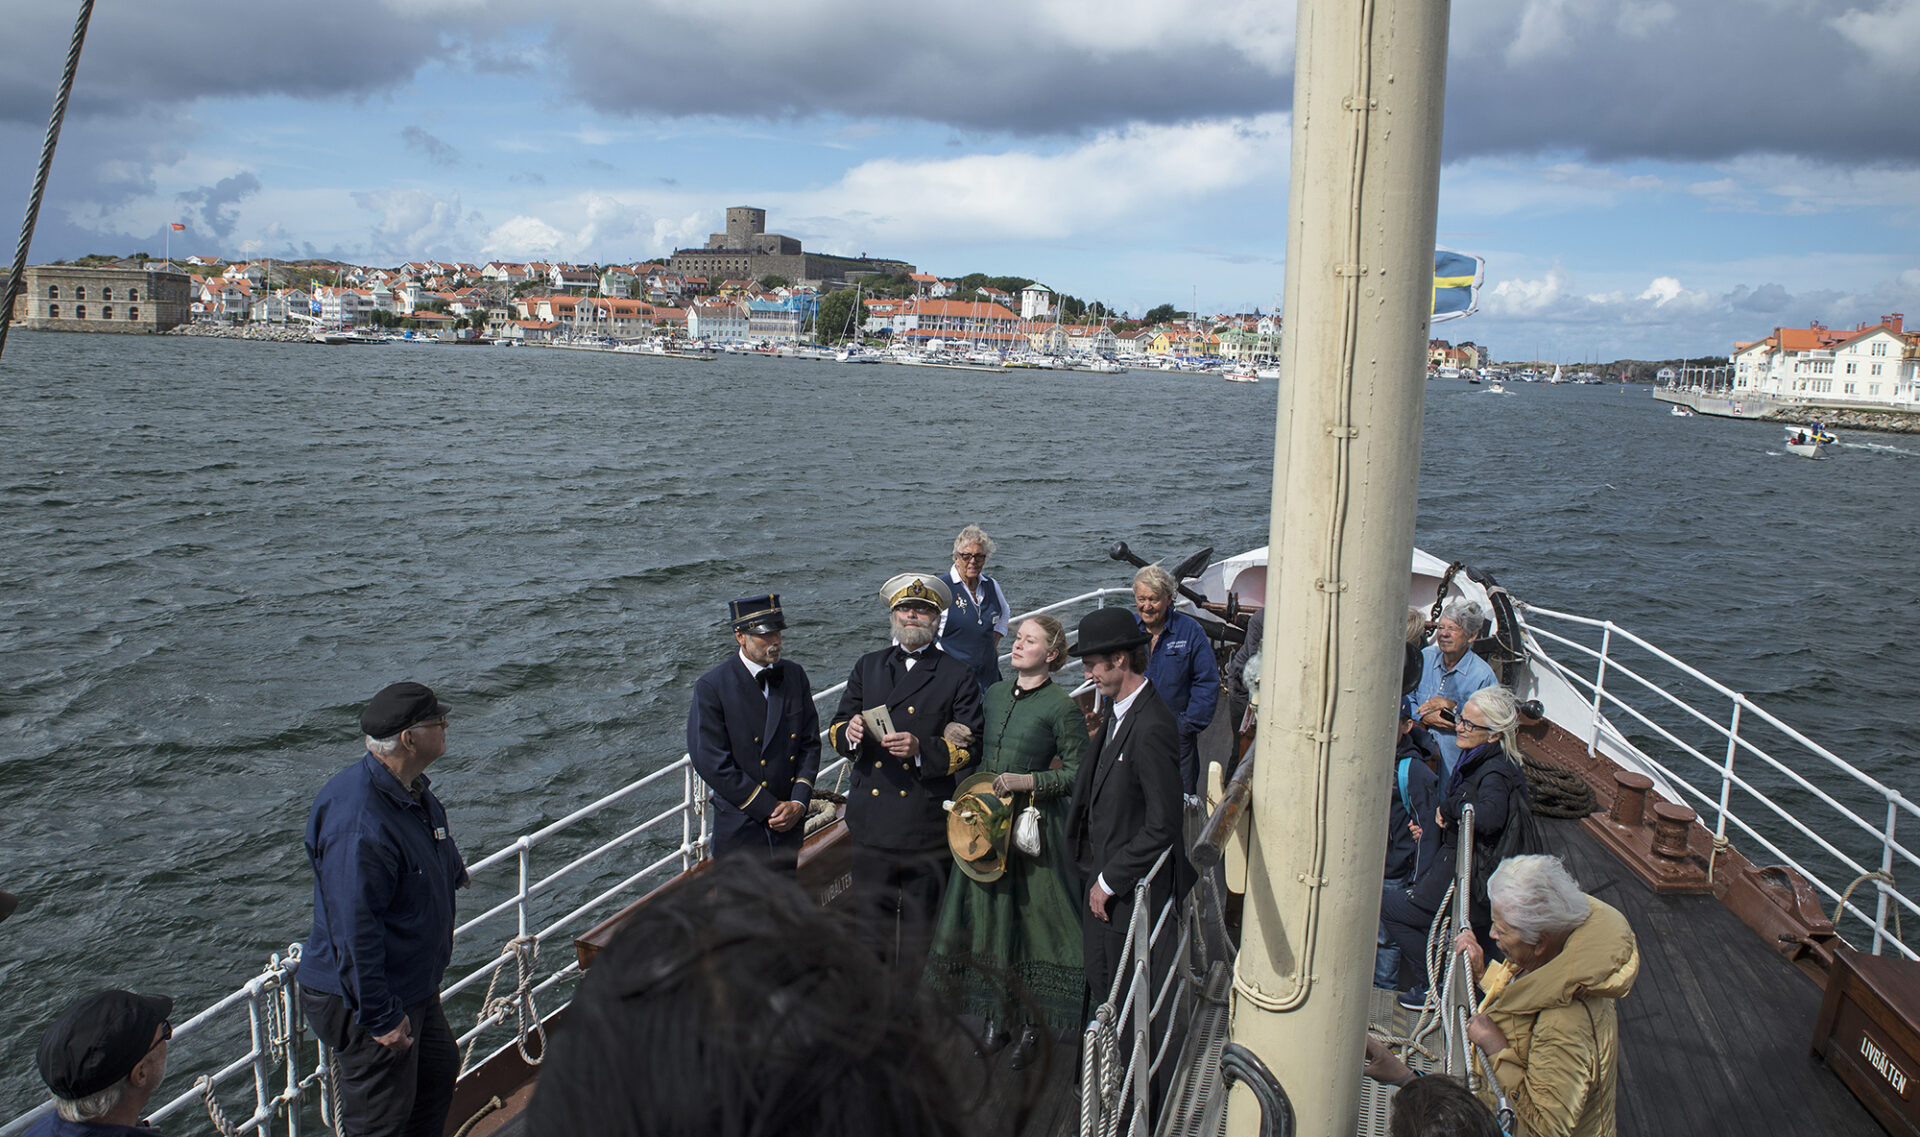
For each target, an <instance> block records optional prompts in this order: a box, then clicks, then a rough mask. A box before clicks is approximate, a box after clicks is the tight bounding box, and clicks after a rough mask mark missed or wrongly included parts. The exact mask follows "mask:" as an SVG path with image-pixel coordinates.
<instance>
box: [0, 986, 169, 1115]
mask: <svg viewBox="0 0 1920 1137" xmlns="http://www.w3.org/2000/svg"><path fill="white" fill-rule="evenodd" d="M172 1013H173V1000H172V999H169V998H167V997H166V996H164V995H136V994H134V993H133V992H132V991H96V992H94V993H93V994H91V995H88V996H87V997H86V998H84V999H81V1000H79V1001H78V1002H75V1003H73V1004H72V1005H70V1006H68V1007H67V1009H66V1010H64V1011H62V1012H60V1017H59V1018H57V1019H55V1020H53V1025H52V1026H49V1027H48V1028H47V1032H46V1033H45V1034H44V1035H42V1036H41V1037H40V1052H39V1055H38V1057H39V1061H40V1077H41V1078H42V1079H43V1080H44V1081H45V1082H46V1083H47V1089H49V1090H51V1091H53V1112H51V1113H48V1114H46V1115H45V1116H43V1117H41V1118H39V1119H38V1120H37V1121H35V1122H34V1123H33V1125H32V1126H31V1127H29V1128H28V1129H27V1131H26V1134H25V1137H158V1134H157V1133H156V1131H155V1130H153V1129H149V1128H146V1127H145V1126H144V1125H143V1124H142V1123H141V1116H142V1114H143V1113H144V1112H145V1110H146V1108H147V1102H148V1100H149V1099H151V1098H152V1097H153V1091H154V1090H156V1089H158V1088H159V1087H160V1079H162V1078H164V1077H166V1074H167V1039H169V1038H172V1037H173V1024H171V1023H169V1022H168V1021H167V1016H168V1015H170V1014H172Z"/></svg>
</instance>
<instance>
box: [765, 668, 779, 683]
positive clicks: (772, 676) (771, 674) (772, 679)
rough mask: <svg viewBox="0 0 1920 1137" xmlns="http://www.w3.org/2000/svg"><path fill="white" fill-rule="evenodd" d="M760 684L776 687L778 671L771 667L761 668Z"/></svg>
mask: <svg viewBox="0 0 1920 1137" xmlns="http://www.w3.org/2000/svg"><path fill="white" fill-rule="evenodd" d="M760 685H761V686H762V687H778V686H779V685H780V672H778V671H776V670H774V669H773V668H771V667H767V668H763V669H762V670H761V672H760Z"/></svg>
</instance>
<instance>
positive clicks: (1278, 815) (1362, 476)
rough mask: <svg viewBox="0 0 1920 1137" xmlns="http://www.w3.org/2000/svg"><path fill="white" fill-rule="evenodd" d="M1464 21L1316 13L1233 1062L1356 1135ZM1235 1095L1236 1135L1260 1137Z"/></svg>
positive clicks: (1293, 225)
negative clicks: (1436, 249) (1454, 50)
mask: <svg viewBox="0 0 1920 1137" xmlns="http://www.w3.org/2000/svg"><path fill="white" fill-rule="evenodd" d="M1448 11H1449V4H1448V0H1300V10H1299V19H1298V22H1297V28H1298V32H1297V35H1298V46H1297V48H1296V56H1295V65H1294V98H1293V151H1292V164H1291V183H1290V188H1289V199H1288V217H1287V267H1286V306H1285V324H1284V326H1285V327H1286V330H1287V331H1286V336H1285V339H1284V340H1283V348H1282V361H1283V367H1284V374H1285V376H1286V381H1285V382H1284V383H1282V384H1281V387H1280V406H1279V411H1278V414H1277V417H1276V422H1275V429H1274V490H1273V515H1272V531H1271V536H1270V544H1269V548H1270V554H1269V568H1268V573H1267V596H1266V605H1267V612H1268V616H1267V626H1266V637H1265V651H1264V652H1263V664H1262V669H1261V674H1260V684H1261V686H1260V695H1261V697H1260V730H1259V736H1258V737H1259V751H1258V759H1257V762H1258V764H1257V765H1256V766H1255V771H1256V773H1255V776H1254V783H1253V799H1252V808H1251V810H1250V820H1251V825H1250V833H1249V842H1248V872H1247V877H1248V882H1249V883H1248V890H1249V895H1248V897H1247V904H1246V916H1245V924H1244V928H1243V932H1242V938H1241V945H1240V952H1239V958H1238V960H1237V962H1236V964H1235V973H1234V994H1233V1028H1232V1034H1233V1040H1234V1041H1235V1042H1238V1043H1241V1044H1243V1045H1245V1046H1247V1047H1248V1048H1250V1049H1251V1050H1252V1051H1253V1052H1254V1053H1255V1054H1257V1055H1259V1056H1260V1057H1261V1058H1262V1059H1263V1060H1265V1062H1266V1063H1267V1064H1268V1066H1269V1067H1270V1068H1271V1069H1272V1070H1273V1072H1274V1074H1275V1075H1276V1076H1277V1077H1278V1078H1279V1079H1280V1083H1281V1085H1282V1086H1283V1087H1285V1088H1286V1089H1287V1090H1288V1091H1289V1093H1290V1095H1291V1097H1292V1099H1293V1105H1294V1109H1295V1111H1296V1113H1297V1117H1298V1122H1299V1129H1298V1131H1299V1132H1300V1133H1301V1134H1303V1135H1307V1137H1334V1135H1336V1134H1338V1135H1342V1137H1344V1135H1346V1134H1351V1133H1352V1132H1354V1126H1355V1122H1356V1118H1357V1114H1358V1105H1359V1083H1360V1077H1361V1074H1360V1067H1361V1051H1362V1049H1363V1047H1362V1037H1363V1034H1364V1031H1365V1026H1366V1019H1367V1002H1368V991H1369V985H1370V984H1369V980H1370V976H1371V967H1372V960H1373V951H1374V933H1375V931H1376V929H1377V928H1378V927H1379V919H1380V904H1379V898H1380V879H1381V871H1382V860H1383V850H1384V848H1385V829H1386V805H1387V802H1386V797H1387V790H1388V784H1387V783H1388V773H1389V771H1390V769H1391V765H1390V761H1389V759H1390V756H1391V755H1392V753H1393V745H1394V719H1395V711H1394V702H1395V699H1396V697H1397V695H1398V694H1399V690H1400V682H1399V680H1400V670H1401V661H1402V648H1401V644H1402V632H1403V627H1404V618H1405V615H1406V605H1407V570H1408V564H1409V563H1410V561H1411V557H1412V551H1413V522H1414V508H1415V496H1416V492H1417V487H1418V481H1419V464H1420V425H1421V415H1422V411H1423V405H1424V399H1425V384H1424V382H1423V379H1424V376H1425V373H1426V361H1425V357H1426V342H1427V331H1428V319H1429V316H1430V315H1431V314H1432V307H1433V246H1434V227H1435V215H1436V212H1437V205H1436V197H1437V193H1438V183H1439V166H1440V124H1441V109H1442V102H1443V98H1444V89H1445V79H1446V47H1447V18H1448ZM1256 1116H1257V1109H1256V1108H1255V1107H1254V1103H1253V1101H1252V1098H1251V1095H1250V1094H1248V1092H1247V1091H1246V1090H1244V1089H1236V1090H1235V1091H1234V1095H1233V1098H1232V1099H1231V1103H1230V1106H1229V1132H1230V1133H1233V1134H1236V1135H1246V1134H1251V1133H1252V1132H1254V1125H1255V1118H1256Z"/></svg>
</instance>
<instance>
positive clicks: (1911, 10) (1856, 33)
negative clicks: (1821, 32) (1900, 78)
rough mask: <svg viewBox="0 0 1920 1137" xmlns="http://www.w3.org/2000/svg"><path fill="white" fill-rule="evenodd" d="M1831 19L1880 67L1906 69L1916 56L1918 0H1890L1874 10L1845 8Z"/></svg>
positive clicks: (1919, 36) (1919, 52)
mask: <svg viewBox="0 0 1920 1137" xmlns="http://www.w3.org/2000/svg"><path fill="white" fill-rule="evenodd" d="M1831 23H1832V24H1833V26H1834V29H1835V30H1836V31H1838V32H1839V33H1840V34H1841V35H1842V36H1845V37H1846V38H1847V40H1848V41H1849V42H1851V43H1852V44H1853V45H1854V46H1855V47H1858V48H1859V49H1860V50H1861V51H1863V52H1865V53H1866V55H1867V58H1868V59H1870V60H1872V61H1873V62H1874V63H1876V64H1878V65H1880V66H1881V67H1885V68H1889V69H1899V70H1901V71H1903V72H1904V71H1909V70H1911V69H1912V67H1913V61H1914V58H1915V57H1916V56H1920V0H1890V2H1889V3H1886V4H1883V5H1882V6H1881V7H1880V8H1879V9H1878V10H1875V11H1865V10H1862V9H1859V8H1849V9H1847V10H1846V11H1845V12H1842V13H1841V14H1840V15H1838V16H1835V17H1834V18H1833V20H1832V21H1831Z"/></svg>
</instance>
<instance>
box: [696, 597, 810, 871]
mask: <svg viewBox="0 0 1920 1137" xmlns="http://www.w3.org/2000/svg"><path fill="white" fill-rule="evenodd" d="M727 619H728V623H730V624H731V625H732V627H733V639H734V642H735V643H736V644H738V645H739V650H738V651H736V652H735V653H734V654H733V656H732V657H731V658H729V659H728V660H727V661H726V662H725V663H722V664H721V665H720V666H718V667H715V668H714V669H713V670H711V671H709V672H707V673H706V674H705V675H702V676H701V677H700V678H699V679H697V680H695V681H694V684H693V706H692V708H691V709H690V710H689V711H688V712H687V753H688V754H691V755H692V756H693V768H694V769H696V770H698V771H700V777H701V780H703V781H705V782H706V783H707V790H708V794H707V800H708V801H710V802H712V803H713V846H712V849H713V855H714V857H716V858H719V857H726V856H733V855H736V854H739V855H746V854H751V855H754V856H757V857H760V858H762V859H763V860H765V861H766V862H767V863H768V864H770V865H772V866H773V867H774V868H775V869H777V870H780V871H784V872H788V873H791V872H793V871H794V868H795V866H796V865H797V864H798V862H799V858H800V842H801V841H802V839H803V838H804V837H805V829H806V819H807V802H808V800H809V799H810V798H812V796H813V779H814V776H815V775H817V774H818V773H819V772H820V712H819V711H818V710H816V709H815V708H814V705H813V688H812V687H811V686H809V685H808V683H807V673H806V672H805V671H803V670H801V668H800V665H799V664H797V663H795V662H793V661H792V660H789V659H782V658H780V639H781V632H782V630H783V629H784V628H786V626H787V620H786V616H785V615H784V614H783V613H782V612H781V610H780V598H779V597H778V596H749V597H746V598H744V599H740V600H735V601H733V602H732V604H730V605H729V606H728V611H727Z"/></svg>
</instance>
